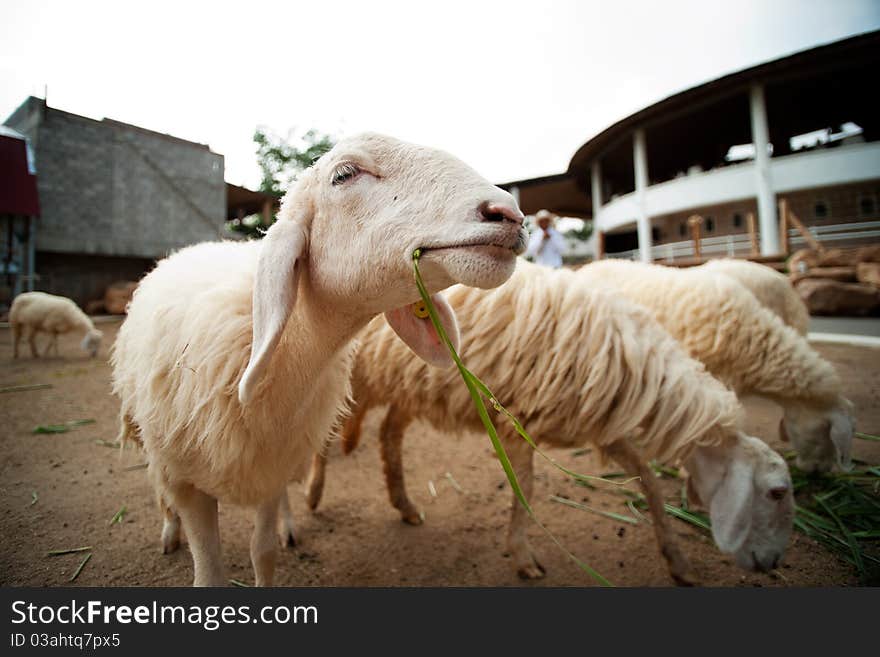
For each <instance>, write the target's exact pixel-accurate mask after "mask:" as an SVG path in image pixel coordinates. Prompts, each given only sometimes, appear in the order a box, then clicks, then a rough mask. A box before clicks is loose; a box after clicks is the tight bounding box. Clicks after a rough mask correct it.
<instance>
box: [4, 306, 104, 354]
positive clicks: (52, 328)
mask: <svg viewBox="0 0 880 657" xmlns="http://www.w3.org/2000/svg"><path fill="white" fill-rule="evenodd" d="M9 325H10V327H11V328H12V357H13V358H18V343H19V341H20V340H21V337H22V335H23V334H26V338H27V341H28V344H29V345H30V347H31V355H32V356H33V357H34V358H39V356H40V354H39V353H38V352H37V341H36V337H37V333H48V334H49V336H50V337H49V342H48V343H47V344H46V350H45V351H44V352H43V355H44V356H48V355H49V351H50V350H51V349H52V348H53V347H54V349H55V355H56V356H57V355H58V335H59V334H61V333H71V332H75V331H82V332H83V334H84V335H83V339H82V342H81V343H80V348H81V349H82V350H83V351H85V352H88V353H89V355H90V356H91V357H92V358H94V357H95V355H96V354H97V353H98V348H99V347H100V346H101V338H102V337H103V336H104V334H103V333H102V332H101V331H99V330H98V329H96V328H95V325H94V323H93V322H92V320H91V318H90V317H89V316H88V315H86V314H85V313H84V312H83V311H82V310H80V308H79V306H77V305H76V304H75V303H74V302H73V301H72V300H71V299H68V298H67V297H60V296H56V295H54V294H47V293H46V292H23V293H21V294H19V295H18V296H17V297H15V299H14V300H13V301H12V308H11V309H10V310H9Z"/></svg>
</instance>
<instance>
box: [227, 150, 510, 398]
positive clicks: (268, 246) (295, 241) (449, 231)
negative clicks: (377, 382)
mask: <svg viewBox="0 0 880 657" xmlns="http://www.w3.org/2000/svg"><path fill="white" fill-rule="evenodd" d="M522 222H523V215H522V213H521V212H520V210H519V208H518V207H517V205H516V202H515V201H514V199H513V197H512V196H511V195H510V194H508V193H507V192H505V191H504V190H502V189H500V188H498V187H495V186H494V185H492V184H491V183H489V182H488V181H486V180H485V179H484V178H482V177H481V176H480V175H479V174H477V173H476V172H475V171H474V170H473V169H471V168H470V167H468V166H467V165H465V164H464V163H463V162H461V161H460V160H458V159H456V158H454V157H453V156H451V155H449V154H448V153H444V152H443V151H439V150H436V149H432V148H427V147H424V146H416V145H413V144H408V143H405V142H402V141H399V140H397V139H393V138H391V137H385V136H382V135H376V134H365V135H359V136H355V137H351V138H348V139H344V140H342V141H340V142H339V143H338V144H337V145H336V146H335V147H334V148H333V149H332V150H331V151H329V152H328V153H326V154H325V155H324V156H322V157H321V158H320V159H319V160H318V161H317V162H316V163H315V164H314V165H313V166H312V167H311V168H310V169H309V170H308V171H306V172H305V173H304V174H303V175H302V177H301V178H300V179H299V181H298V182H297V184H296V185H295V187H294V188H293V189H292V190H291V191H289V192H288V194H287V195H286V197H285V199H284V201H283V203H282V209H281V214H280V217H279V220H278V221H277V222H276V223H275V224H274V225H273V226H272V227H271V228H270V229H269V231H268V232H267V234H266V236H265V238H264V240H263V244H262V248H261V252H260V255H259V258H258V263H257V272H256V281H257V283H256V284H255V286H254V306H253V317H254V329H253V333H254V335H253V337H254V340H253V346H252V352H251V358H250V362H249V363H248V366H247V369H246V370H245V373H244V376H243V377H242V379H241V382H240V384H239V399H240V400H241V401H242V402H246V401H247V400H248V399H249V398H250V396H251V395H252V393H253V390H254V389H255V387H256V383H258V382H259V380H260V378H261V376H262V373H263V371H264V369H265V367H266V365H267V364H268V362H269V360H270V359H271V355H272V353H273V351H274V349H275V347H276V346H277V344H278V342H279V340H280V337H281V334H282V332H283V329H284V326H285V324H286V322H287V318H288V317H289V316H290V313H291V312H292V311H293V309H294V306H295V303H296V296H297V292H298V288H299V279H300V277H301V276H304V277H305V278H306V280H307V286H308V290H309V297H310V300H311V302H313V303H318V304H321V305H323V306H324V307H328V308H333V309H334V311H335V312H338V313H339V314H344V315H347V316H350V317H351V318H353V319H352V323H353V324H357V323H366V321H367V320H369V318H371V317H373V316H374V315H377V314H379V313H386V317H387V318H388V320H389V323H391V325H392V326H393V327H394V328H395V330H396V331H397V333H398V335H399V336H400V337H401V338H402V339H403V340H404V341H405V342H406V343H407V344H408V345H409V346H410V347H411V348H412V349H413V350H414V351H415V352H416V353H417V354H419V355H420V356H421V357H423V358H424V359H425V360H427V361H428V362H431V363H434V364H441V365H444V364H447V363H448V362H450V361H449V360H448V357H447V356H446V354H445V348H444V347H443V345H442V344H441V343H440V341H439V339H438V338H437V335H436V332H435V331H434V329H433V327H432V326H431V323H430V321H429V320H427V319H426V318H417V319H418V320H419V321H412V317H411V314H409V313H410V310H409V309H408V306H409V305H410V304H412V303H413V302H415V301H417V300H418V298H419V294H418V290H417V288H416V285H415V281H414V279H413V272H412V254H413V251H415V250H416V249H421V251H422V253H423V254H424V255H423V256H422V259H421V261H420V266H421V272H422V278H423V280H424V282H425V285H426V287H427V288H428V290H429V291H430V292H432V293H436V292H438V291H439V290H442V289H444V288H446V287H449V286H450V285H453V284H454V283H463V284H465V285H470V286H474V287H482V288H491V287H496V286H498V285H501V284H502V283H504V282H505V281H506V280H507V279H508V278H509V277H510V275H511V274H512V273H513V270H514V267H515V265H516V256H517V255H518V254H520V253H522V252H523V251H524V249H525V243H526V233H525V231H524V229H523V226H522ZM434 302H435V305H437V306H438V308H439V309H440V314H441V319H442V320H443V323H444V324H445V325H446V328H447V333H448V334H449V335H450V337H451V338H452V339H453V341H455V340H457V335H458V329H457V326H456V325H455V316H454V314H453V313H452V310H451V308H449V307H448V306H447V305H446V304H445V303H444V302H443V300H442V299H441V298H440V297H439V296H435V297H434Z"/></svg>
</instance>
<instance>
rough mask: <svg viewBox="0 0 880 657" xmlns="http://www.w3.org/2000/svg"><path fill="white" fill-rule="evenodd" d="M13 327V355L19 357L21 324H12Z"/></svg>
mask: <svg viewBox="0 0 880 657" xmlns="http://www.w3.org/2000/svg"><path fill="white" fill-rule="evenodd" d="M10 327H11V328H12V357H13V358H18V343H19V341H20V340H21V325H20V324H15V323H13V324H11V325H10Z"/></svg>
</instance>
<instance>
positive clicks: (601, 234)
mask: <svg viewBox="0 0 880 657" xmlns="http://www.w3.org/2000/svg"><path fill="white" fill-rule="evenodd" d="M603 258H605V231H601V230H599V231H596V260H602V259H603Z"/></svg>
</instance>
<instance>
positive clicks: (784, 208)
mask: <svg viewBox="0 0 880 657" xmlns="http://www.w3.org/2000/svg"><path fill="white" fill-rule="evenodd" d="M788 215H789V209H788V201H787V200H786V199H784V198H783V199H779V248H780V250H781V252H782V255H785V256H787V255H788V249H789V242H788Z"/></svg>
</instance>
